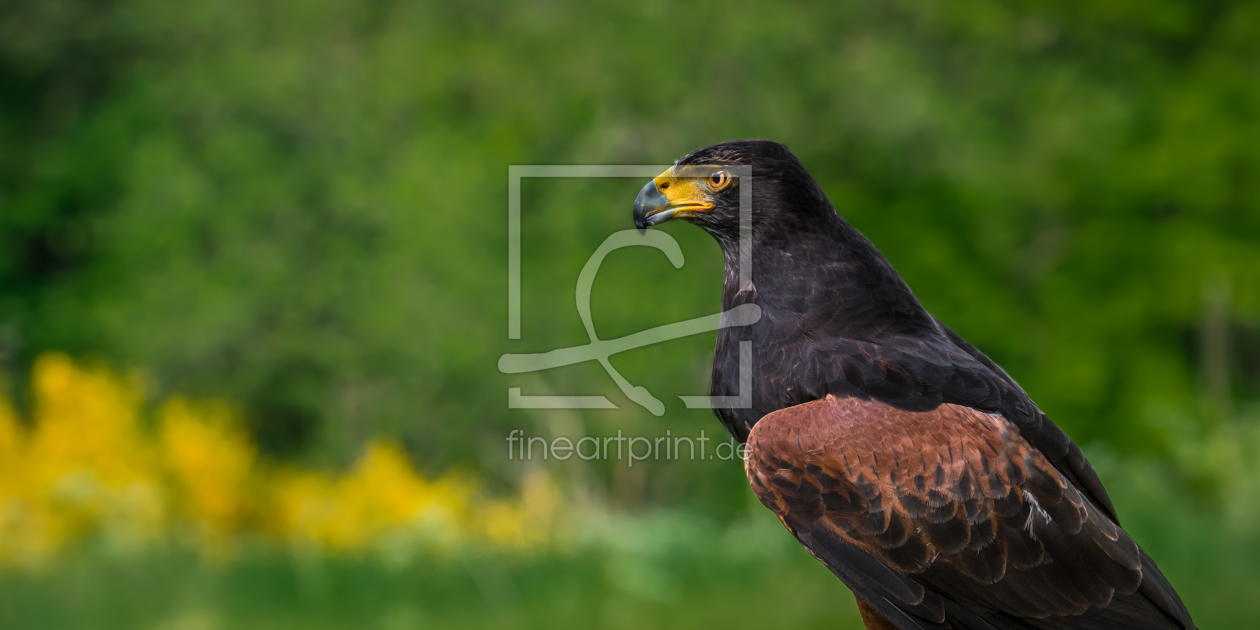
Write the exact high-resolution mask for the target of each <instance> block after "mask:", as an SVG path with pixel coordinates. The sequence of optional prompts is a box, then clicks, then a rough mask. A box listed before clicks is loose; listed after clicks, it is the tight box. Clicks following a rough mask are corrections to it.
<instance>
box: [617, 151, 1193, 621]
mask: <svg viewBox="0 0 1260 630" xmlns="http://www.w3.org/2000/svg"><path fill="white" fill-rule="evenodd" d="M732 167H737V168H732ZM739 167H742V169H747V168H748V167H751V177H747V176H745V177H737V176H736V171H739V172H743V173H744V174H745V175H747V171H746V170H741V168H739ZM747 188H751V191H750V192H751V195H750V196H749V197H748V198H750V199H751V252H749V253H750V255H749V256H745V257H741V256H740V245H739V243H740V216H741V214H740V207H741V206H740V198H741V192H743V193H747V192H749V191H747V190H741V189H747ZM671 220H683V221H688V222H690V223H693V224H695V225H697V226H699V227H701V228H702V229H704V230H705V231H707V232H708V233H709V234H711V235H712V236H713V237H714V238H716V239H717V241H718V243H719V244H720V245H721V248H722V252H723V254H724V257H725V262H726V273H725V280H724V282H723V287H722V289H723V290H722V309H723V310H724V311H725V310H730V309H732V308H735V307H737V306H739V305H742V304H756V305H758V306H759V307H760V308H761V313H762V315H761V319H760V320H758V321H757V322H756V323H755V324H753V325H750V326H745V327H729V328H723V329H721V330H720V331H719V333H718V339H717V348H716V350H715V355H714V359H713V373H712V385H711V390H710V394H711V395H712V396H738V395H739V394H740V385H741V383H740V381H741V378H740V342H741V341H751V342H752V364H751V368H752V392H751V401H752V403H751V407H750V408H745V409H740V408H719V409H715V413H716V414H717V416H718V418H719V419H720V420H721V421H722V424H724V425H725V426H726V428H727V429H728V430H729V431H730V432H731V434H732V435H734V436H735V438H736V439H738V440H739V441H740V442H743V443H745V444H746V454H747V455H746V458H745V471H746V472H747V474H748V480H749V482H750V483H751V484H752V487H753V490H754V491H755V493H756V494H757V496H758V498H760V499H761V502H762V503H763V504H764V505H765V506H766V507H768V508H770V509H771V510H773V511H774V513H775V514H777V515H778V517H779V520H781V521H782V522H783V524H784V525H785V526H786V527H787V528H788V530H789V531H791V532H792V534H793V535H795V536H796V538H797V540H799V541H800V543H801V544H802V545H804V547H805V548H806V549H807V550H808V551H809V553H810V554H812V555H813V556H814V557H815V558H817V559H818V560H819V561H821V562H822V563H823V564H824V565H826V566H827V568H828V569H830V570H831V571H832V573H834V574H835V575H836V576H837V577H838V578H840V580H841V581H843V582H844V584H845V585H846V586H848V587H849V589H850V590H852V591H853V593H854V594H855V595H856V597H857V600H858V608H859V610H860V611H861V614H862V618H863V620H864V622H865V623H866V627H867V628H871V629H875V628H879V629H893V628H897V629H900V630H926V629H929V628H930V629H936V630H944V629H946V628H950V629H953V630H982V629H983V630H1014V629H1033V628H1035V629H1039V630H1059V629H1069V628H1071V629H1079V630H1086V629H1095V628H1096V629H1117V628H1134V629H1136V628H1141V629H1144V630H1150V629H1164V628H1167V629H1185V630H1190V629H1193V628H1194V622H1193V621H1191V619H1190V614H1189V613H1188V612H1187V610H1186V608H1185V605H1184V604H1182V602H1181V599H1180V597H1178V595H1177V593H1176V591H1174V590H1173V588H1172V586H1171V585H1170V584H1169V583H1168V580H1167V579H1166V578H1165V577H1164V576H1163V575H1162V574H1161V573H1160V571H1159V568H1158V567H1156V566H1155V562H1154V561H1153V560H1151V558H1150V556H1148V555H1147V554H1146V552H1144V551H1143V550H1142V549H1141V548H1140V547H1138V545H1137V544H1136V543H1134V542H1133V539H1132V538H1130V537H1129V535H1128V534H1127V533H1125V531H1124V530H1123V529H1121V528H1120V525H1119V523H1118V521H1117V518H1116V512H1115V508H1114V507H1113V506H1112V504H1111V499H1110V498H1109V497H1108V496H1107V491H1106V490H1105V489H1104V488H1103V485H1102V482H1101V481H1099V479H1098V475H1097V474H1095V473H1094V469H1093V468H1092V467H1091V466H1090V464H1089V462H1088V461H1086V459H1085V457H1084V455H1083V454H1082V453H1081V450H1080V448H1078V447H1077V446H1076V444H1074V443H1073V442H1072V440H1071V439H1069V438H1068V436H1067V435H1066V434H1064V432H1063V431H1062V430H1061V429H1059V427H1057V426H1055V424H1054V423H1053V422H1051V421H1050V419H1049V418H1047V417H1046V415H1045V414H1044V413H1042V411H1041V409H1039V408H1038V407H1037V405H1036V404H1035V403H1034V402H1033V401H1032V400H1031V399H1030V398H1029V397H1028V394H1026V393H1024V390H1023V389H1021V388H1020V386H1019V384H1017V383H1016V382H1015V381H1014V380H1013V379H1012V378H1011V377H1010V376H1009V375H1007V373H1006V372H1005V371H1003V370H1002V368H1000V367H998V365H997V364H995V363H994V362H993V361H991V360H989V358H988V357H986V356H985V355H984V354H983V353H981V352H980V351H979V350H977V349H976V348H975V347H973V346H972V345H971V344H969V343H967V342H966V341H965V340H964V339H963V338H962V337H960V336H958V335H957V334H956V333H954V332H953V331H952V330H950V329H949V328H948V327H946V326H945V324H944V323H942V322H941V321H940V320H938V319H936V318H935V317H933V316H932V315H931V314H929V313H928V312H927V311H926V310H925V309H924V308H923V306H922V305H921V304H919V301H918V299H916V298H915V296H914V293H912V292H911V291H910V288H909V287H908V286H907V285H906V283H905V281H904V280H902V278H901V277H900V276H899V275H898V274H897V272H896V271H894V270H893V267H892V265H890V264H889V262H888V261H887V260H886V259H885V258H884V257H883V256H882V255H881V254H880V253H879V251H878V250H876V248H875V246H874V245H873V244H871V242H870V241H869V240H867V239H866V238H865V237H864V236H862V234H860V233H859V232H858V231H857V230H856V229H854V228H853V227H852V226H850V225H849V224H848V223H847V222H845V220H844V219H843V218H841V216H840V215H839V214H838V213H837V212H836V210H835V208H834V207H832V205H831V203H830V202H829V201H828V200H827V197H826V195H824V194H823V191H822V188H821V187H819V185H818V184H817V183H816V182H815V181H814V179H813V178H812V177H811V176H810V175H809V173H808V172H807V171H806V170H805V168H804V167H803V166H802V165H801V163H800V161H799V160H797V158H796V157H795V156H794V155H793V154H792V153H791V152H790V151H789V150H788V149H787V147H785V146H783V145H781V144H778V143H774V142H769V141H760V140H755V141H739V142H727V143H722V144H717V145H713V146H711V147H708V148H705V149H701V150H699V151H696V152H694V153H691V154H690V155H687V156H686V157H683V158H682V159H680V160H679V161H678V162H677V163H676V164H675V165H674V166H673V167H671V168H670V169H669V170H667V171H665V172H664V173H662V174H661V175H660V176H658V177H656V178H655V179H654V180H653V181H650V182H648V183H647V185H646V186H644V187H643V190H642V191H641V192H640V193H639V196H638V198H637V199H636V200H635V204H634V222H635V226H636V227H638V228H639V229H640V230H643V229H646V228H647V227H648V226H653V225H658V224H661V223H664V222H666V221H671ZM745 258H746V259H745ZM744 264H748V265H751V269H750V270H741V269H740V265H744ZM741 271H750V272H751V273H750V274H749V273H745V274H743V275H745V276H747V277H749V278H750V280H751V282H750V283H747V284H741V280H740V278H741ZM744 384H745V385H747V382H746V381H745V383H744Z"/></svg>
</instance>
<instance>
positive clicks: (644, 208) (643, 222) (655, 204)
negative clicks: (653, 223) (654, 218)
mask: <svg viewBox="0 0 1260 630" xmlns="http://www.w3.org/2000/svg"><path fill="white" fill-rule="evenodd" d="M668 205H669V200H668V199H666V198H665V195H662V194H661V191H660V190H659V189H658V188H657V187H656V182H655V181H650V182H648V183H647V184H646V185H645V186H644V187H643V190H640V191H639V196H638V197H635V199H634V227H636V228H639V233H644V232H647V226H648V214H649V213H651V212H652V211H654V210H659V209H661V208H664V207H665V206H668Z"/></svg>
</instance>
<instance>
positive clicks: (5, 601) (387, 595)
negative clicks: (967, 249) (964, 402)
mask: <svg viewBox="0 0 1260 630" xmlns="http://www.w3.org/2000/svg"><path fill="white" fill-rule="evenodd" d="M1094 456H1095V459H1098V460H1099V461H1100V462H1101V463H1102V466H1101V467H1102V469H1103V474H1104V477H1105V478H1106V479H1107V480H1108V482H1109V484H1110V485H1111V487H1112V488H1113V492H1115V493H1116V496H1117V504H1118V506H1119V509H1120V513H1121V516H1122V519H1123V521H1124V523H1125V525H1126V527H1127V528H1128V529H1129V530H1130V532H1132V533H1133V535H1134V537H1135V538H1136V539H1137V540H1138V541H1139V542H1140V543H1141V544H1143V545H1144V546H1145V547H1146V548H1147V549H1148V550H1149V551H1150V552H1151V553H1152V554H1154V556H1155V557H1156V558H1157V559H1158V561H1159V564H1160V566H1161V568H1162V569H1163V570H1164V571H1165V573H1166V574H1167V575H1168V576H1169V578H1170V579H1171V580H1172V581H1173V583H1174V584H1175V585H1176V586H1177V588H1178V590H1179V591H1180V593H1181V595H1182V596H1183V598H1184V599H1185V600H1186V603H1187V605H1188V606H1189V607H1190V609H1191V611H1192V612H1193V613H1194V615H1195V619H1196V622H1197V623H1199V625H1200V627H1204V628H1221V629H1231V628H1235V629H1240V630H1241V629H1243V628H1250V627H1253V624H1254V620H1255V619H1256V618H1257V615H1260V601H1257V600H1256V598H1254V597H1252V593H1254V592H1255V589H1257V588H1260V578H1258V577H1257V575H1256V572H1255V571H1254V569H1253V567H1254V566H1255V563H1256V562H1260V541H1258V540H1256V537H1255V536H1254V535H1252V534H1250V533H1246V532H1239V531H1238V530H1237V529H1232V528H1231V527H1230V526H1228V525H1227V523H1226V522H1225V520H1224V519H1222V518H1221V517H1220V515H1219V514H1217V513H1214V512H1213V511H1212V510H1210V509H1204V508H1201V507H1196V506H1195V500H1193V499H1189V498H1187V497H1185V496H1178V495H1177V494H1174V493H1170V492H1169V485H1168V479H1167V477H1168V470H1167V469H1166V468H1161V467H1160V466H1159V465H1156V464H1152V463H1149V462H1148V463H1141V462H1136V463H1135V462H1128V461H1122V460H1118V459H1113V458H1112V457H1111V456H1109V455H1107V454H1100V453H1095V454H1094ZM1121 470H1124V471H1127V472H1123V473H1121V472H1120V471H1121ZM1117 475H1119V476H1117ZM1240 500H1242V499H1240ZM1247 500H1251V499H1247ZM578 522H579V523H580V526H579V527H578V531H579V534H578V536H577V538H575V539H574V541H573V544H571V545H569V546H566V547H565V548H564V549H563V550H555V551H552V552H548V553H544V554H529V555H523V556H522V555H519V554H506V555H504V554H501V553H494V552H486V551H484V550H483V551H475V550H474V551H471V552H466V553H460V554H456V555H444V554H438V555H427V554H426V555H421V556H413V557H411V558H410V559H409V560H407V561H405V562H402V563H400V562H399V561H398V560H397V558H392V557H390V556H389V555H387V554H382V555H369V556H359V557H349V556H344V555H336V554H333V555H322V554H303V553H294V552H292V551H287V550H284V549H277V548H275V547H261V548H255V549H253V551H251V552H249V553H243V554H241V555H240V556H238V557H237V558H236V559H235V560H232V561H230V562H226V563H216V562H207V561H206V560H205V558H204V557H199V556H198V555H197V554H194V553H189V552H187V551H186V550H181V549H179V548H178V547H173V548H165V549H150V550H148V551H146V552H145V553H143V554H141V555H138V556H127V555H123V556H118V555H111V554H110V553H108V552H106V551H103V550H102V549H100V548H99V547H93V546H91V545H87V546H86V547H84V548H81V549H80V551H79V553H76V554H73V555H72V556H70V557H67V558H66V560H65V562H62V563H59V564H57V565H55V566H53V567H50V568H49V569H48V570H46V571H41V572H19V573H15V572H12V571H11V570H8V571H0V625H3V627H5V628H15V629H23V630H25V629H28V628H29V629H32V630H37V629H45V628H103V629H104V628H129V629H130V628H159V629H181V630H215V629H218V628H288V627H294V628H297V627H303V628H345V627H355V628H381V629H383V630H396V629H398V630H401V629H404V628H406V629H413V628H487V629H489V628H539V629H542V628H590V627H606V628H642V627H652V628H694V627H726V628H749V629H751V628H765V627H775V628H785V629H788V628H854V629H857V628H861V627H862V626H861V625H860V620H859V618H858V615H857V611H856V608H855V606H854V604H853V599H852V595H851V594H850V593H849V592H848V591H847V590H846V589H844V587H843V586H842V585H841V584H840V583H839V582H838V581H837V580H835V579H834V578H833V577H832V576H831V574H830V573H829V572H828V571H827V570H826V569H825V568H823V567H822V566H821V565H820V564H818V563H817V562H816V561H815V560H814V559H813V558H811V557H809V556H808V555H807V554H806V553H805V552H804V550H802V549H800V548H799V547H798V546H797V544H796V542H795V541H794V540H793V539H792V538H791V536H790V535H789V534H788V533H787V532H786V531H784V530H783V529H782V527H781V526H780V525H779V523H778V522H777V521H776V520H775V519H774V517H773V516H772V515H770V514H769V513H767V512H760V511H758V512H753V513H752V514H750V515H748V516H746V517H741V518H739V519H736V520H735V521H734V522H732V523H724V522H717V521H714V520H713V519H711V518H710V517H707V516H703V515H699V514H695V513H687V512H656V513H652V514H649V515H640V516H634V515H629V514H607V513H604V514H586V515H584V516H583V517H581V518H579V519H578Z"/></svg>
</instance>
